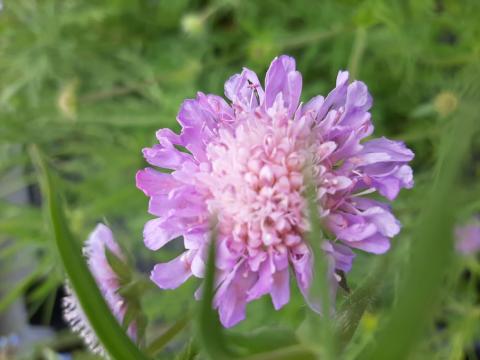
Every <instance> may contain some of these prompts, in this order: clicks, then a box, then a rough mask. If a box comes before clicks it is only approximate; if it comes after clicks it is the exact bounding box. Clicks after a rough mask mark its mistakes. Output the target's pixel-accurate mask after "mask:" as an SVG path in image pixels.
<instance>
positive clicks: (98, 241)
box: [63, 224, 136, 356]
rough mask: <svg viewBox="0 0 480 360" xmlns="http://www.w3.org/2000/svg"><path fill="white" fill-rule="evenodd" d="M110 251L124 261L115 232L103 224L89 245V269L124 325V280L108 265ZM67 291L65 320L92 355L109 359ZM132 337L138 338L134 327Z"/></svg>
mask: <svg viewBox="0 0 480 360" xmlns="http://www.w3.org/2000/svg"><path fill="white" fill-rule="evenodd" d="M106 249H108V250H109V251H111V252H112V253H113V254H114V255H116V256H117V257H118V258H120V259H124V255H123V253H122V251H121V249H120V247H119V246H118V244H117V242H116V241H115V238H114V237H113V234H112V232H111V230H110V229H109V228H108V227H106V226H105V225H103V224H98V225H97V226H96V228H95V229H94V230H93V232H92V233H91V234H90V236H89V237H88V240H87V241H86V242H85V245H84V247H83V254H84V256H85V257H86V259H87V264H88V267H89V269H90V271H91V273H92V275H93V278H94V279H95V281H96V283H97V286H98V287H99V289H100V292H101V293H102V295H103V297H104V298H105V301H106V302H107V304H108V306H109V307H110V310H111V311H112V313H113V315H114V316H115V317H116V318H117V320H118V322H119V323H121V322H122V321H123V318H124V316H125V313H126V311H127V303H126V301H125V299H123V298H122V296H121V295H119V294H118V290H119V288H120V280H119V278H118V275H117V274H116V273H115V272H114V271H113V270H112V268H111V267H110V265H109V263H108V260H107V258H106V255H105V250H106ZM65 288H66V292H67V296H66V297H65V298H64V299H63V307H64V313H63V316H64V318H65V320H66V321H67V322H68V323H69V325H70V327H71V328H72V330H73V331H74V332H76V333H78V334H79V335H80V337H81V338H82V339H83V340H84V341H85V344H86V345H87V346H88V347H89V349H90V350H91V351H92V352H94V353H97V354H100V355H103V356H106V353H105V350H104V349H103V347H102V346H101V344H100V342H99V340H98V339H97V337H96V336H95V332H94V331H93V329H92V328H91V326H90V323H89V321H88V318H87V317H86V315H85V313H84V312H83V310H82V308H81V305H80V303H79V301H78V299H77V297H76V295H75V293H74V292H73V290H72V289H71V288H70V287H69V286H66V287H65ZM128 334H129V336H130V337H131V338H135V337H136V326H135V324H134V323H132V324H131V325H130V326H129V328H128Z"/></svg>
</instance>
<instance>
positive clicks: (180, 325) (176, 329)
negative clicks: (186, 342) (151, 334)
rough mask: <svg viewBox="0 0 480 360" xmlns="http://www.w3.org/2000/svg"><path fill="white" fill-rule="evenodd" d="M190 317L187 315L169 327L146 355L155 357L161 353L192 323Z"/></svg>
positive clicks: (149, 347) (148, 348) (151, 344)
mask: <svg viewBox="0 0 480 360" xmlns="http://www.w3.org/2000/svg"><path fill="white" fill-rule="evenodd" d="M190 318H191V316H190V315H186V316H184V317H182V318H181V319H180V320H178V321H177V322H176V323H175V324H173V325H172V326H171V327H169V328H168V329H167V330H166V331H165V332H164V333H163V334H162V335H160V336H159V337H158V338H156V339H155V340H153V341H152V342H151V343H150V345H148V347H147V349H146V353H147V354H149V355H150V356H154V355H155V354H157V353H159V352H160V351H161V350H163V348H164V347H165V346H166V345H167V344H168V343H169V342H170V341H171V340H172V339H173V338H174V337H175V336H177V335H178V334H179V333H180V332H181V331H182V330H183V329H185V327H186V326H187V325H188V323H189V322H190Z"/></svg>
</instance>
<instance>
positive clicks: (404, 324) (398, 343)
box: [360, 100, 478, 360]
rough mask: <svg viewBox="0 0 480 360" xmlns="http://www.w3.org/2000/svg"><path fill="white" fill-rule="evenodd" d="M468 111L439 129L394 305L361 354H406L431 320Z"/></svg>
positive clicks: (466, 139) (469, 130)
mask: <svg viewBox="0 0 480 360" xmlns="http://www.w3.org/2000/svg"><path fill="white" fill-rule="evenodd" d="M471 101H472V100H471ZM471 104H472V109H473V108H475V106H478V105H474V104H477V103H476V102H474V101H472V102H471ZM473 114H474V113H473V112H472V113H465V112H463V111H462V112H460V113H458V114H457V115H458V116H457V118H456V119H455V120H456V121H455V122H454V123H453V124H451V126H449V127H448V128H447V129H446V131H444V133H443V136H442V139H441V143H440V145H441V147H440V156H439V159H438V162H437V168H436V172H435V174H436V176H435V179H434V182H433V184H432V189H431V192H430V193H429V194H428V198H427V201H425V202H424V206H423V212H422V214H421V215H420V218H419V221H418V223H417V226H416V229H415V230H414V233H413V241H412V245H411V259H410V263H409V266H408V268H407V269H406V273H405V276H404V277H403V282H402V283H401V284H400V289H399V292H398V301H397V304H396V306H395V309H394V311H393V312H392V313H391V315H390V319H389V321H388V322H387V323H386V325H385V327H383V328H381V332H380V333H379V335H378V338H377V341H376V342H375V344H374V345H372V347H371V348H367V349H366V350H365V351H364V352H363V353H362V354H361V356H360V358H361V359H389V360H397V359H398V360H400V359H406V358H408V357H409V354H411V352H412V350H413V349H414V347H415V345H416V344H417V343H418V342H419V341H420V339H421V338H422V336H421V335H422V333H423V331H424V330H425V327H426V325H427V324H428V323H429V322H430V321H431V319H432V316H433V314H434V310H435V306H434V305H435V304H437V303H438V300H439V297H440V294H441V292H442V285H443V283H444V280H445V275H446V274H447V272H448V270H449V269H451V266H450V265H451V258H452V253H453V248H454V247H453V236H452V235H453V229H452V228H453V225H454V219H455V216H454V215H455V212H456V206H457V201H456V200H457V199H456V197H455V196H456V195H455V186H454V185H455V180H456V177H457V174H458V173H460V170H461V165H462V161H463V159H464V158H465V156H466V154H467V153H468V150H469V145H470V142H471V139H472V135H473V134H474V132H475V130H476V125H475V121H476V120H477V119H476V118H475V116H474V115H473Z"/></svg>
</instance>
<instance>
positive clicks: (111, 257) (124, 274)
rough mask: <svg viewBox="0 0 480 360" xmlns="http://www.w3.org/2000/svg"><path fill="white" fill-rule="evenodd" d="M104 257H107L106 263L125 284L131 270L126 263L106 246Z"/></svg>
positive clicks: (130, 274)
mask: <svg viewBox="0 0 480 360" xmlns="http://www.w3.org/2000/svg"><path fill="white" fill-rule="evenodd" d="M105 257H106V258H107V261H108V265H110V267H111V268H112V270H113V272H114V273H115V274H117V276H118V277H119V279H120V283H121V284H127V283H128V282H129V281H130V280H131V279H132V272H131V270H130V268H129V267H128V265H127V264H126V263H125V262H124V261H123V260H122V259H120V258H119V257H118V256H117V255H116V254H114V253H113V252H112V251H110V249H108V248H107V247H105Z"/></svg>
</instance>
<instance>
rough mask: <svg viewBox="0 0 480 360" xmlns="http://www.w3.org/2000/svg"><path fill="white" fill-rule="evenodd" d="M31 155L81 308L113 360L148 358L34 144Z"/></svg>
mask: <svg viewBox="0 0 480 360" xmlns="http://www.w3.org/2000/svg"><path fill="white" fill-rule="evenodd" d="M30 155H31V157H32V160H33V162H34V163H35V165H36V166H37V167H38V170H39V171H40V173H41V179H42V185H43V186H42V187H43V195H44V198H45V199H46V206H47V209H48V212H49V215H50V220H51V224H52V228H53V232H54V238H55V242H56V245H57V249H58V254H59V256H60V259H61V260H62V263H63V266H64V268H65V271H66V273H67V275H68V278H69V280H70V284H71V286H72V288H73V290H74V292H75V294H76V295H77V298H78V301H79V303H80V305H81V307H82V310H83V311H84V313H85V315H86V316H87V318H88V321H89V323H90V325H91V327H92V329H93V330H94V331H95V333H96V336H97V337H98V339H99V340H100V341H101V343H102V345H103V347H104V348H105V350H106V351H107V352H108V353H109V354H110V355H111V356H112V358H114V359H119V360H122V359H125V360H130V359H139V360H141V359H147V357H146V356H145V355H144V354H143V353H142V352H141V351H140V350H139V349H138V348H137V347H136V346H135V345H134V343H133V342H132V341H131V340H130V338H129V337H128V336H127V334H126V333H125V331H124V330H123V329H122V327H121V326H120V324H119V323H118V322H117V320H116V319H115V317H114V316H113V315H112V313H111V311H110V309H109V307H108V305H107V304H106V302H105V300H104V298H103V297H102V295H101V294H100V291H99V290H98V287H97V285H96V283H95V280H94V279H93V277H92V275H91V273H90V271H89V270H88V266H87V264H86V263H85V260H84V259H83V256H82V255H81V250H80V247H79V245H78V244H77V242H76V241H75V240H74V238H73V236H72V234H71V232H70V229H69V227H68V225H67V221H66V219H65V214H64V212H63V208H62V205H61V202H60V199H59V196H58V193H56V192H55V191H54V189H55V188H56V187H55V185H54V180H53V178H52V175H51V174H50V172H49V170H48V168H47V166H46V164H45V161H44V159H43V157H42V155H41V154H40V151H39V150H38V149H37V148H36V147H35V146H32V147H31V148H30Z"/></svg>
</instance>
